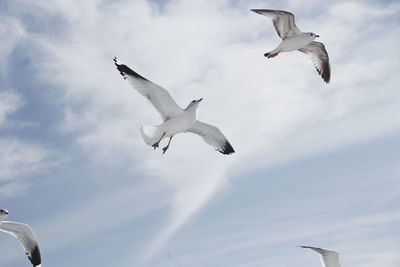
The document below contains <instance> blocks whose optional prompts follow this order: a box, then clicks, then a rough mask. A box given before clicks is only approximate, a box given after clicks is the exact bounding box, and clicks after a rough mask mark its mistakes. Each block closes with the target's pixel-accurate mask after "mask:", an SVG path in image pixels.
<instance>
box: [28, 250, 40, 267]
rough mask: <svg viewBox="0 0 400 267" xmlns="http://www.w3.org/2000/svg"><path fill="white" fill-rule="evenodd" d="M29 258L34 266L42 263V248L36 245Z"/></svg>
mask: <svg viewBox="0 0 400 267" xmlns="http://www.w3.org/2000/svg"><path fill="white" fill-rule="evenodd" d="M28 258H29V260H30V261H31V263H32V264H33V266H38V265H40V264H41V263H42V259H41V257H40V250H39V247H38V246H34V248H33V250H32V252H31V256H30V257H29V256H28Z"/></svg>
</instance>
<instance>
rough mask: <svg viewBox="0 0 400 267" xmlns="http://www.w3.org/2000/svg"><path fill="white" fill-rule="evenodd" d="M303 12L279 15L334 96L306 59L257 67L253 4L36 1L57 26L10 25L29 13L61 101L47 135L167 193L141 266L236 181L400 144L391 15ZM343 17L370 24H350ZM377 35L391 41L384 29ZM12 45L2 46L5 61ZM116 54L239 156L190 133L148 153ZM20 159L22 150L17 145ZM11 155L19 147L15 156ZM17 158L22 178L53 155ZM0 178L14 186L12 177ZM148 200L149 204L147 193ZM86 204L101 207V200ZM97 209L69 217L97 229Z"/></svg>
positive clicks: (272, 36)
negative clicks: (309, 36)
mask: <svg viewBox="0 0 400 267" xmlns="http://www.w3.org/2000/svg"><path fill="white" fill-rule="evenodd" d="M20 3H25V4H27V1H21V2H20ZM307 3H310V5H304V3H301V4H300V3H297V1H286V2H284V3H283V5H284V6H285V7H286V8H293V9H294V10H292V11H293V12H294V13H296V12H299V14H301V12H310V14H312V16H299V17H296V20H297V22H298V26H299V27H300V28H301V29H304V30H308V29H310V30H313V31H315V32H317V33H318V34H320V35H321V36H322V37H321V41H323V42H324V43H325V45H326V47H327V49H328V52H329V55H330V57H331V64H332V83H331V84H330V85H328V86H326V85H325V84H323V82H322V81H321V79H320V77H318V75H317V73H316V72H315V70H314V66H313V65H312V62H311V61H310V59H309V58H307V57H306V56H305V55H303V54H300V53H297V54H296V53H290V54H282V55H279V57H278V58H277V59H273V60H266V59H265V58H264V57H263V56H262V55H263V53H264V52H265V51H267V50H270V49H271V48H273V47H274V46H275V45H277V44H278V42H279V40H278V37H277V36H276V33H275V32H274V29H273V26H272V23H271V22H270V21H268V20H267V19H266V18H264V17H261V16H258V15H256V14H252V13H251V12H249V9H250V8H254V7H264V6H265V5H266V4H265V3H264V2H260V1H253V2H252V3H251V4H252V5H251V6H250V3H248V2H247V1H234V2H232V1H225V0H221V1H211V0H209V1H203V2H201V3H195V2H193V1H192V2H189V1H180V0H174V1H168V2H166V3H165V4H163V5H162V6H159V5H157V4H156V3H154V2H148V1H127V2H124V1H113V2H107V1H106V2H104V1H85V2H84V3H81V5H76V4H74V3H70V2H65V1H53V2H52V4H48V3H47V2H46V1H37V3H36V4H35V5H32V4H29V7H30V8H29V12H32V13H33V14H41V18H42V20H43V21H46V19H48V20H49V21H51V22H54V23H53V24H50V25H51V26H48V25H47V24H46V25H47V27H44V30H42V31H38V32H37V31H36V32H29V30H27V29H26V28H28V27H27V25H26V23H27V22H26V21H23V20H22V19H21V20H19V19H18V18H19V17H23V16H24V15H25V14H26V12H27V11H26V10H24V9H22V8H19V9H17V10H16V11H14V13H15V14H14V16H15V18H13V19H12V21H13V23H14V24H15V25H16V26H15V27H17V28H18V29H19V30H18V31H17V32H20V33H21V35H22V34H23V35H24V36H25V37H24V38H26V39H24V40H27V42H26V43H24V44H25V45H28V46H31V47H32V51H31V53H32V54H31V55H30V56H31V57H32V59H33V60H32V62H31V64H32V65H33V66H34V67H35V70H36V71H37V72H36V73H35V74H34V75H35V77H36V79H37V81H38V82H40V83H41V84H44V85H46V86H48V87H51V88H52V90H58V91H59V92H61V95H62V99H58V100H59V101H60V102H62V104H63V107H64V118H63V121H62V122H60V123H59V124H57V125H55V126H54V128H57V130H58V131H59V133H60V134H64V135H69V134H72V138H74V140H73V142H74V144H78V145H79V147H80V148H81V149H82V151H83V153H84V154H85V156H87V158H85V159H86V160H87V162H88V163H94V164H99V165H103V164H106V165H117V166H118V164H121V165H123V166H124V167H125V168H126V172H128V173H133V172H135V171H137V172H139V173H140V175H142V176H146V177H150V178H151V179H154V181H160V183H159V184H157V183H151V184H152V185H153V186H155V187H157V188H156V191H157V192H162V191H164V190H165V191H167V192H169V193H171V197H167V200H166V202H167V204H166V205H168V207H169V210H168V212H167V213H168V214H167V221H166V222H165V224H164V225H163V226H162V227H161V228H160V229H159V230H158V231H155V233H154V236H152V237H151V241H150V243H149V246H148V247H147V248H145V249H144V252H143V255H142V258H143V260H144V261H147V260H150V259H151V258H152V256H153V255H154V254H156V253H157V251H159V250H160V248H162V247H163V245H164V244H165V242H166V241H167V240H168V239H169V238H170V237H171V236H173V234H174V233H175V232H176V231H177V230H178V229H180V227H181V226H182V225H184V223H185V222H186V221H187V220H188V219H189V218H191V217H192V216H193V215H195V214H196V213H197V212H198V211H199V210H201V208H202V207H204V205H205V204H206V203H207V202H208V201H209V200H210V199H212V198H213V197H214V196H215V195H216V193H217V192H221V190H222V189H223V188H225V187H226V185H228V184H229V183H230V181H231V178H232V177H233V176H239V175H240V174H244V173H248V172H249V171H250V170H252V169H254V168H268V167H270V166H276V165H277V164H284V163H286V162H288V161H290V160H294V159H299V158H304V157H309V156H312V155H317V154H323V153H326V152H327V151H333V150H337V149H342V148H344V147H346V146H349V145H351V144H355V143H362V142H368V141H370V140H373V139H377V138H382V137H387V136H392V135H396V134H398V133H399V132H400V121H399V119H398V118H397V117H395V116H393V114H396V111H397V110H399V108H400V102H399V99H400V96H399V90H398V88H397V87H398V84H399V77H397V76H395V75H393V72H389V71H388V70H394V69H398V68H399V61H398V58H397V57H396V56H393V57H382V51H383V50H385V51H386V52H385V53H388V54H390V55H397V54H398V51H397V50H398V49H397V48H396V47H397V45H396V44H397V41H399V37H398V36H400V35H399V34H396V33H398V32H399V29H398V27H397V24H396V23H393V21H394V22H397V19H396V14H397V13H396V12H394V10H398V9H399V4H398V3H397V2H393V3H390V4H389V5H387V6H385V5H384V4H376V3H375V4H374V8H375V9H379V12H371V5H369V4H365V3H363V2H361V1H355V2H351V3H341V2H335V3H330V4H329V5H328V4H326V3H320V2H319V1H308V2H307ZM270 4H271V6H272V2H270ZM253 5H254V6H253ZM303 8H306V9H305V10H304V11H302V10H303ZM349 9H350V11H351V10H355V9H356V10H357V14H364V15H363V16H362V17H361V16H349V13H348V12H347V11H348V10H349ZM344 11H346V12H347V13H346V12H344ZM296 14H297V13H296ZM366 16H367V18H366ZM360 18H363V19H360ZM383 18H384V19H383ZM387 21H389V23H387V24H386V22H387ZM384 23H385V24H384ZM21 25H23V26H21ZM376 25H378V26H376ZM383 27H385V29H386V30H385V31H380V30H379V29H380V28H383ZM361 29H362V30H361ZM366 32H367V33H366ZM387 32H391V33H392V34H390V35H389V34H387ZM18 36H19V35H18ZM371 36H374V38H371ZM376 40H379V41H376ZM382 44H385V46H384V47H382ZM14 45H15V44H14V43H13V42H11V41H10V42H8V45H7V46H6V47H8V48H7V53H8V54H9V53H10V51H12V47H13V46H14ZM38 55H40V56H38ZM113 56H118V57H119V58H121V59H122V60H123V61H124V62H126V63H127V64H128V65H130V66H132V68H134V69H135V70H137V71H138V72H139V73H141V74H142V75H144V76H145V77H147V78H149V79H150V80H152V81H154V82H156V83H158V84H160V85H162V86H164V87H165V88H167V89H169V90H170V92H171V94H172V95H173V97H174V98H175V99H176V100H177V102H178V103H179V104H180V105H181V106H184V105H185V104H186V103H188V102H189V101H190V100H192V99H194V98H198V97H203V98H204V101H203V103H202V104H201V106H200V108H199V111H198V116H199V118H200V119H201V120H204V121H207V122H210V123H212V124H215V125H217V126H219V127H220V128H221V129H222V131H223V132H224V133H225V134H226V135H227V136H228V138H229V139H230V140H231V142H232V144H233V145H234V147H235V149H236V150H237V154H235V155H233V156H229V157H226V156H222V155H219V154H218V153H217V152H214V151H213V150H212V148H210V147H208V146H207V145H205V144H204V143H203V142H202V140H201V139H200V138H198V137H196V136H191V135H189V134H188V135H179V136H177V137H176V138H174V140H173V141H172V144H171V148H170V150H169V151H168V153H167V154H166V155H165V156H162V155H161V153H159V151H157V152H153V151H152V149H151V148H149V147H147V146H145V145H144V144H143V142H142V140H141V137H140V133H139V131H138V129H139V126H140V125H141V124H156V123H159V120H158V117H157V114H156V113H155V111H154V110H153V109H152V107H150V106H149V105H147V104H145V101H144V99H142V97H141V96H140V95H139V94H137V92H135V91H134V90H133V89H131V88H130V86H129V85H128V83H126V82H125V81H124V80H123V79H122V78H121V77H120V75H119V74H118V72H117V71H116V70H115V67H114V66H113V64H112V57H113ZM10 101H11V100H10ZM14 106H15V105H14ZM4 110H6V111H4V112H2V111H1V110H0V119H1V118H2V115H1V114H5V115H3V118H5V116H6V114H9V113H10V112H12V109H10V108H5V109H4ZM7 110H8V111H7ZM7 112H8V113H7ZM23 147H24V149H26V148H27V147H29V146H28V144H25V143H24V145H23ZM18 149H19V148H18V146H17V145H14V147H10V148H9V150H18ZM28 152H29V153H28ZM19 154H21V153H19ZM24 154H26V156H27V158H28V159H29V160H28V161H25V162H26V164H25V165H24V164H22V163H21V162H24V161H23V160H22V159H21V160H19V159H14V160H11V159H9V161H10V163H8V164H7V166H8V167H10V166H16V165H18V166H19V165H23V166H27V167H26V169H25V173H27V172H31V171H34V170H35V169H34V167H36V166H38V165H40V162H42V161H43V159H45V158H46V157H47V156H48V154H47V152H46V151H45V150H40V147H37V146H35V148H32V149H31V150H27V153H24ZM4 155H5V154H4ZM11 162H12V163H11ZM12 169H13V170H14V169H15V168H14V167H13V168H12ZM7 170H8V172H9V174H8V177H11V176H12V175H14V176H16V175H20V174H12V172H11V169H7ZM135 178H136V177H135ZM88 179H89V178H88ZM136 179H137V178H136ZM102 182H104V181H102ZM99 183H100V182H99ZM94 184H95V183H94ZM144 190H145V192H147V193H148V196H153V193H152V192H151V190H150V189H149V188H147V187H144ZM10 191H11V189H10ZM131 194H132V192H131V191H129V190H128V191H127V192H126V193H124V194H123V196H124V197H122V198H121V199H119V198H118V200H115V202H114V201H112V202H111V203H110V206H108V208H111V207H112V206H113V205H112V203H113V204H114V205H122V204H121V203H125V202H128V201H129V199H130V198H129V196H130V195H131ZM115 195H118V192H117V191H116V192H115ZM144 195H146V194H144ZM142 197H143V196H142ZM92 199H93V201H94V203H95V202H96V200H99V199H101V197H99V196H95V197H93V196H92ZM134 199H136V198H134ZM86 201H88V202H90V201H89V200H86ZM138 201H139V198H138ZM153 204H154V205H155V206H154V207H156V206H157V205H156V204H155V203H153V202H152V204H151V205H153ZM102 209H103V207H101V206H97V205H95V204H93V203H86V205H83V206H82V207H79V208H77V211H78V212H77V213H78V214H79V217H81V218H82V220H83V221H86V222H87V223H88V224H89V225H90V222H91V217H96V218H98V217H101V212H102ZM73 213H74V212H66V213H60V214H59V215H58V216H57V218H51V220H50V222H51V223H53V224H55V225H63V224H65V222H68V223H74V222H71V221H70V220H69V219H68V218H72V217H74V216H73ZM140 216H141V213H139V215H138V216H137V217H135V216H127V217H124V216H122V217H119V219H118V222H115V221H110V222H104V223H105V224H106V225H100V226H97V227H93V228H91V229H87V228H83V229H79V227H77V229H76V231H77V235H79V233H83V232H85V231H93V232H95V231H103V230H104V229H107V227H110V228H112V226H110V225H112V224H113V223H115V225H118V224H120V223H122V222H123V221H129V220H134V219H135V218H138V217H140ZM45 226H48V225H47V224H45ZM43 228H47V227H43ZM57 234H58V235H59V237H60V239H62V240H64V241H63V243H64V244H67V243H68V242H74V240H73V239H70V238H69V237H68V236H66V235H68V233H65V232H59V233H57ZM76 238H77V237H76ZM288 238H289V237H288ZM257 264H258V263H257V262H255V263H254V265H257Z"/></svg>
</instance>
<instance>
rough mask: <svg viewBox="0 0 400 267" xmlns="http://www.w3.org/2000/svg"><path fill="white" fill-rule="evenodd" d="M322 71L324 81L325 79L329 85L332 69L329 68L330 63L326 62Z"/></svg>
mask: <svg viewBox="0 0 400 267" xmlns="http://www.w3.org/2000/svg"><path fill="white" fill-rule="evenodd" d="M322 70H323V71H322V74H321V76H322V79H324V81H325V82H326V83H329V82H330V81H331V67H330V66H329V62H324V64H323V66H322Z"/></svg>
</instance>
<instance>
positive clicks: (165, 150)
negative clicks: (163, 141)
mask: <svg viewBox="0 0 400 267" xmlns="http://www.w3.org/2000/svg"><path fill="white" fill-rule="evenodd" d="M168 147H169V146H166V147H164V148H163V149H162V150H163V152H162V154H163V155H164V154H165V152H167V149H168Z"/></svg>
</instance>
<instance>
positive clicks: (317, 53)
mask: <svg viewBox="0 0 400 267" xmlns="http://www.w3.org/2000/svg"><path fill="white" fill-rule="evenodd" d="M251 11H254V12H256V13H258V14H261V15H264V16H266V17H268V18H270V19H272V22H273V23H274V27H275V30H276V32H277V33H278V35H279V37H280V38H281V39H282V42H281V43H280V44H279V45H278V47H277V48H275V49H274V50H271V51H270V52H268V53H265V54H264V56H265V57H267V58H273V57H276V56H277V55H278V54H279V53H280V52H290V51H294V50H299V51H300V52H303V53H305V54H309V55H311V59H312V61H313V62H314V65H315V68H316V69H317V71H318V73H319V74H320V75H321V77H322V79H323V80H324V81H325V82H326V83H329V81H330V79H331V68H330V66H329V56H328V52H326V49H325V46H324V44H323V43H320V42H315V41H314V40H315V38H317V37H319V35H317V34H315V33H313V32H302V31H300V30H299V28H297V26H296V24H295V23H294V15H293V14H292V13H290V12H287V11H282V10H271V9H251Z"/></svg>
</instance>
